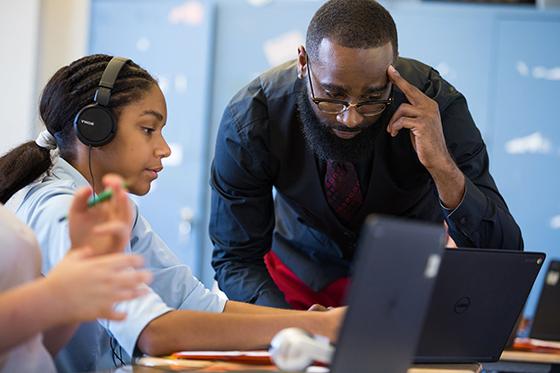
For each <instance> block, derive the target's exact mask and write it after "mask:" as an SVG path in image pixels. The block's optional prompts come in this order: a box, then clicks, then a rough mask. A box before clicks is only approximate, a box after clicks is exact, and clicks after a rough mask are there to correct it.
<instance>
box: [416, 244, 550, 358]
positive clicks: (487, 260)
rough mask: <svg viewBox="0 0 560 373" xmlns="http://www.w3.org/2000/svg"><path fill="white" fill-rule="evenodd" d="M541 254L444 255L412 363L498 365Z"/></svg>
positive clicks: (469, 251) (473, 252) (478, 252)
mask: <svg viewBox="0 0 560 373" xmlns="http://www.w3.org/2000/svg"><path fill="white" fill-rule="evenodd" d="M544 258H545V254H543V253H529V252H521V251H505V250H484V249H446V250H445V253H444V255H443V261H442V263H441V268H440V271H439V276H438V279H437V281H436V285H435V288H434V292H433V295H432V300H431V302H430V306H429V309H428V314H427V316H426V322H425V325H424V328H423V330H422V334H421V337H420V341H419V344H418V349H417V352H416V358H415V361H416V362H450V363H460V362H476V361H480V362H484V361H496V360H498V359H499V357H500V355H501V353H502V351H503V349H504V347H505V345H506V343H507V340H508V338H509V336H510V334H511V332H512V330H513V328H514V326H515V323H516V321H517V318H518V316H519V315H520V313H521V311H522V309H523V306H524V304H525V301H526V300H527V297H528V295H529V292H530V291H531V287H532V286H533V282H534V281H535V278H536V277H537V274H538V273H539V269H540V268H541V265H542V263H543V261H544Z"/></svg>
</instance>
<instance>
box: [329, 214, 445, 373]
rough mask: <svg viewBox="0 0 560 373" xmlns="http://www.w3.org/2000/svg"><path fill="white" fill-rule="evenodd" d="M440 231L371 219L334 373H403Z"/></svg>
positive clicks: (432, 270)
mask: <svg viewBox="0 0 560 373" xmlns="http://www.w3.org/2000/svg"><path fill="white" fill-rule="evenodd" d="M443 244H444V230H443V227H442V226H439V225H433V224H429V223H424V222H416V221H405V220H396V219H393V218H385V217H376V216H371V217H369V218H368V219H367V221H366V223H365V224H364V227H363V229H362V233H361V236H360V242H359V246H358V253H357V255H356V260H355V262H354V266H355V268H354V275H353V280H352V285H351V288H350V293H349V298H348V304H349V308H348V312H347V314H346V318H345V320H344V323H343V325H342V328H341V331H340V335H339V339H338V344H337V348H336V352H335V355H334V359H333V363H332V364H331V372H332V373H348V372H360V373H367V372H383V373H386V372H395V373H398V372H406V371H407V369H408V367H409V366H410V364H411V362H412V357H413V354H414V349H415V347H416V343H417V340H418V336H419V334H420V330H421V328H422V324H423V321H424V315H425V311H426V309H427V306H428V303H429V299H430V294H431V292H432V288H433V284H434V283H435V278H436V276H437V272H438V268H439V263H440V260H441V254H442V252H443Z"/></svg>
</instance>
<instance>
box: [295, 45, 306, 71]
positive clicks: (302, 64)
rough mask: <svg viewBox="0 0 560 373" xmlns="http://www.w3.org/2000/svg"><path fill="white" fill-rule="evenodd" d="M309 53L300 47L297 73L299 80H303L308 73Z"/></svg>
mask: <svg viewBox="0 0 560 373" xmlns="http://www.w3.org/2000/svg"><path fill="white" fill-rule="evenodd" d="M306 67H307V52H306V51H305V47H304V46H303V45H300V46H299V47H298V61H297V73H298V79H303V77H304V76H305V74H306V72H307V69H306Z"/></svg>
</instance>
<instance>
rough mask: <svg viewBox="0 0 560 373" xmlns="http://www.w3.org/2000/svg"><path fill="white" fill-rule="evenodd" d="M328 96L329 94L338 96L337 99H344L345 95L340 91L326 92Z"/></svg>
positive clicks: (334, 96)
mask: <svg viewBox="0 0 560 373" xmlns="http://www.w3.org/2000/svg"><path fill="white" fill-rule="evenodd" d="M326 93H327V96H329V97H330V98H336V99H342V98H344V95H343V94H342V93H340V92H326Z"/></svg>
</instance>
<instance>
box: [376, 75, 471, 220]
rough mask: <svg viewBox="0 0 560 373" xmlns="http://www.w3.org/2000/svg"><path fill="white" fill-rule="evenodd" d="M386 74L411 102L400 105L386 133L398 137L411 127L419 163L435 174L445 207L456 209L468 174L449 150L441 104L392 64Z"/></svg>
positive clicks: (413, 144)
mask: <svg viewBox="0 0 560 373" xmlns="http://www.w3.org/2000/svg"><path fill="white" fill-rule="evenodd" d="M387 74H388V76H389V79H391V81H392V82H393V84H395V85H396V86H397V87H399V88H400V90H401V91H402V92H403V93H404V94H405V96H406V98H407V99H408V102H410V103H404V104H401V105H400V106H399V107H398V108H397V110H396V111H395V113H394V114H393V117H392V118H391V120H390V121H389V124H388V125H387V132H389V133H390V134H391V136H393V137H395V136H397V134H398V132H399V131H400V130H401V129H403V128H408V129H409V130H410V139H411V141H412V146H413V147H414V150H415V151H416V154H417V155H418V159H419V160H420V163H422V165H424V167H426V169H427V170H428V172H429V173H430V174H431V175H432V178H433V179H434V182H435V183H436V187H437V189H438V193H439V197H440V199H441V201H442V202H443V204H444V205H445V207H447V208H449V209H454V208H455V207H457V206H458V205H459V203H460V202H461V200H462V198H463V195H464V193H465V176H464V175H463V173H462V172H461V170H459V168H458V167H457V165H456V164H455V161H453V159H452V158H451V155H450V154H449V151H448V150H447V145H446V144H445V137H444V136H443V126H442V124H441V117H440V114H439V106H438V104H437V102H436V101H434V100H432V99H431V98H429V97H428V96H426V95H425V94H424V93H423V92H422V91H420V90H419V89H418V88H416V87H415V86H413V85H412V84H410V83H409V82H407V81H406V79H404V78H403V77H402V76H401V75H400V74H399V73H398V71H397V70H396V69H395V68H394V67H393V66H389V68H388V69H387Z"/></svg>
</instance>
